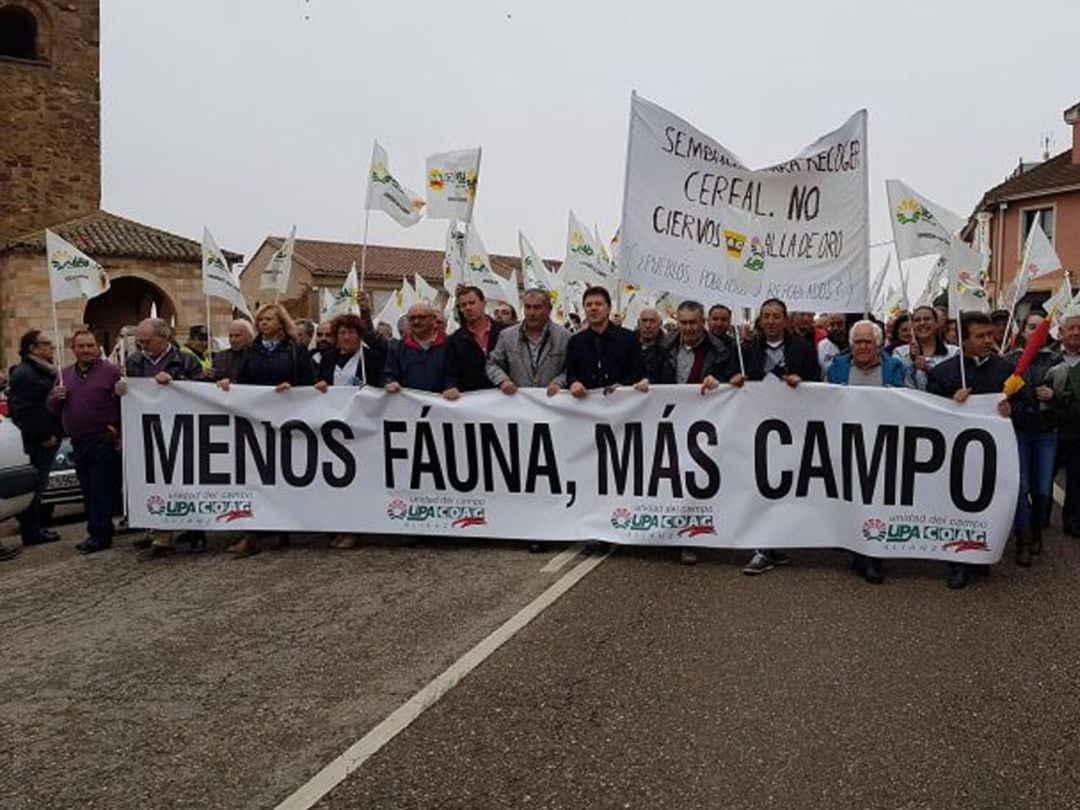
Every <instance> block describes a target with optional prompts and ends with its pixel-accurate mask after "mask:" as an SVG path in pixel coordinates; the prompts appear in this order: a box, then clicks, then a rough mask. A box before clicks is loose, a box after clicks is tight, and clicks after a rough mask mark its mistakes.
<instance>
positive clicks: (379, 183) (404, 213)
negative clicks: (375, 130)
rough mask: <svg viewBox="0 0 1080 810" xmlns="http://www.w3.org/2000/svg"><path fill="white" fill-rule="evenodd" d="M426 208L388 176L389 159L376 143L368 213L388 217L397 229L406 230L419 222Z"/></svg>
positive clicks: (417, 197)
mask: <svg viewBox="0 0 1080 810" xmlns="http://www.w3.org/2000/svg"><path fill="white" fill-rule="evenodd" d="M425 205H426V203H425V202H424V198H423V197H421V196H419V195H418V194H417V193H416V192H415V191H410V190H409V189H407V188H405V186H403V185H401V183H399V182H398V181H397V179H396V178H395V177H394V175H393V174H391V173H390V158H389V157H387V154H386V150H385V149H383V148H382V146H380V145H379V142H378V141H375V146H374V148H373V149H372V153H371V169H370V170H369V171H368V188H367V201H366V207H367V209H368V210H369V211H382V212H384V213H386V214H389V215H390V217H391V218H392V219H393V220H394V221H395V222H396V223H397V224H398V225H401V226H402V227H403V228H408V227H409V226H410V225H415V224H416V223H417V222H419V221H420V217H421V212H422V211H423V210H424V206H425Z"/></svg>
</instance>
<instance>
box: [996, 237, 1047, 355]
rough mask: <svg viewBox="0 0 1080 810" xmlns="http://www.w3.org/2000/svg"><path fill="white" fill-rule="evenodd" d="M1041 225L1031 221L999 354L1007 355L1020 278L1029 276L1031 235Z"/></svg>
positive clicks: (1014, 317) (1017, 300)
mask: <svg viewBox="0 0 1080 810" xmlns="http://www.w3.org/2000/svg"><path fill="white" fill-rule="evenodd" d="M1038 224H1039V220H1038V217H1033V218H1032V221H1031V228H1030V229H1029V230H1028V235H1027V244H1026V245H1024V258H1023V260H1022V261H1021V262H1020V269H1019V270H1018V271H1017V273H1016V278H1015V288H1014V289H1013V300H1012V304H1011V305H1010V306H1009V322H1008V323H1007V324H1006V325H1005V336H1004V337H1003V338H1002V339H1001V348H1000V349H999V351H998V354H1001V355H1004V354H1005V347H1006V346H1008V345H1009V338H1010V337H1012V331H1013V321H1014V320H1016V316H1015V314H1014V311H1015V310H1016V305H1017V304H1018V303H1020V301H1019V299H1020V277H1021V276H1022V275H1027V266H1028V259H1030V258H1031V234H1032V233H1033V232H1034V230H1035V227H1036V226H1037V225H1038ZM1024 286H1025V287H1027V279H1026V278H1025V279H1024Z"/></svg>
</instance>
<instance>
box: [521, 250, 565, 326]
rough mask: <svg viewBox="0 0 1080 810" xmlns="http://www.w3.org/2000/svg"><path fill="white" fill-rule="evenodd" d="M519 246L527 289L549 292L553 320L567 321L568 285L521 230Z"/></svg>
mask: <svg viewBox="0 0 1080 810" xmlns="http://www.w3.org/2000/svg"><path fill="white" fill-rule="evenodd" d="M518 248H519V249H520V250H521V269H522V270H524V271H525V287H526V289H528V288H530V287H539V288H540V289H541V290H544V291H545V292H547V294H548V298H550V299H551V320H553V321H554V322H555V323H559V324H563V323H566V319H567V317H568V315H569V310H568V309H567V303H568V302H567V300H566V299H567V291H566V286H565V285H564V284H563V280H562V278H561V277H560V276H559V275H558V274H557V273H553V272H551V270H549V269H548V266H547V265H546V264H544V260H543V259H541V258H540V254H539V253H537V252H536V248H534V247H533V246H532V243H531V242H529V240H528V238H527V237H526V236H525V234H523V233H522V232H521V231H518Z"/></svg>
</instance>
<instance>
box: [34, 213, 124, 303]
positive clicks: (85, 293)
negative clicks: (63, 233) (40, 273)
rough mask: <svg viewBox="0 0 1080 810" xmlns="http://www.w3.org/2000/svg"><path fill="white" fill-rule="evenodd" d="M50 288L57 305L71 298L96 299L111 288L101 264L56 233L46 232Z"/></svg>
mask: <svg viewBox="0 0 1080 810" xmlns="http://www.w3.org/2000/svg"><path fill="white" fill-rule="evenodd" d="M45 253H46V259H47V262H48V265H49V289H50V291H51V292H52V300H53V303H56V302H57V301H67V300H68V299H69V298H96V297H97V296H99V295H101V294H102V293H103V292H106V291H108V289H109V277H108V275H106V273H105V271H104V270H103V269H102V268H101V265H100V264H98V263H97V262H95V261H94V260H93V259H91V258H90V257H89V256H87V255H86V254H85V253H83V252H82V251H81V250H79V249H78V248H77V247H75V246H74V245H73V244H71V243H70V242H68V241H67V240H66V239H63V238H62V237H60V236H58V235H57V234H55V233H53V232H52V231H49V230H47V231H45Z"/></svg>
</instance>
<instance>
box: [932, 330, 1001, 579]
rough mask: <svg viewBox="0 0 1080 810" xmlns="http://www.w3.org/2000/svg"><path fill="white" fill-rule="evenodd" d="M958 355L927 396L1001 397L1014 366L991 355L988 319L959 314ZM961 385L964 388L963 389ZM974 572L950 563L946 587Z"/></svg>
mask: <svg viewBox="0 0 1080 810" xmlns="http://www.w3.org/2000/svg"><path fill="white" fill-rule="evenodd" d="M960 335H961V347H960V349H961V351H960V354H958V355H956V356H955V357H950V358H949V359H948V360H943V361H942V362H940V363H938V364H937V365H936V366H934V367H933V368H932V369H930V374H929V377H928V380H927V383H926V392H927V393H928V394H936V395H937V396H939V397H950V398H951V399H953V400H955V401H956V402H959V403H961V404H963V403H964V402H967V398H968V397H969V396H971V395H972V394H1000V393H1001V392H1002V390H1003V389H1004V386H1005V380H1007V379H1008V378H1009V375H1010V374H1012V371H1013V364H1012V363H1011V362H1010V361H1008V360H1006V359H1005V358H1004V357H1002V356H1001V355H999V354H998V353H997V352H996V351H994V345H995V344H994V325H993V322H992V321H991V320H990V316H989V315H985V314H984V313H982V312H962V313H960ZM961 362H963V363H964V380H963V382H962V381H961V377H960V363H961ZM964 383H966V384H967V387H966V388H965V387H963V385H964ZM998 413H999V414H1001V415H1002V416H1004V417H1005V418H1008V417H1009V416H1010V415H1011V414H1012V406H1011V405H1010V404H1009V401H1008V400H1006V399H1003V400H1001V402H999V403H998ZM974 568H975V566H972V565H966V564H964V563H949V578H948V586H949V587H950V588H963V587H965V586H966V585H967V584H968V582H969V581H970V580H971V572H972V570H973V569H974Z"/></svg>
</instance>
